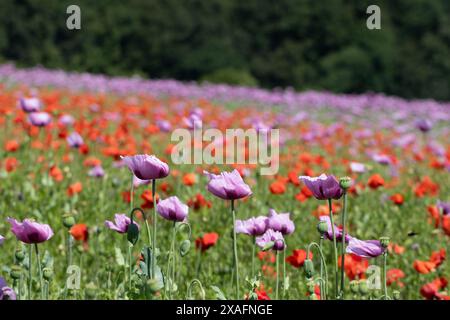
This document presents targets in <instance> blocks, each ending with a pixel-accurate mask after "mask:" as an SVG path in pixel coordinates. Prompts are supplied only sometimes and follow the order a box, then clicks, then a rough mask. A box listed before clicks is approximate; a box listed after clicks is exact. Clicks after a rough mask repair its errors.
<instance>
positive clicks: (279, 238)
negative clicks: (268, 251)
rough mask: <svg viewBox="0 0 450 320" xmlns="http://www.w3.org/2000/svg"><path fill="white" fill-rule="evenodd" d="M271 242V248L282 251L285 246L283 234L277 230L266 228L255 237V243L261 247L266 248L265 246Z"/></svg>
mask: <svg viewBox="0 0 450 320" xmlns="http://www.w3.org/2000/svg"><path fill="white" fill-rule="evenodd" d="M271 242H273V247H272V249H273V250H277V251H282V250H284V249H285V247H286V245H285V243H284V238H283V234H282V233H281V232H279V231H273V230H272V229H267V231H266V232H265V233H264V234H263V235H262V236H259V237H257V238H256V245H257V246H258V247H260V248H262V249H263V248H266V246H267V245H268V244H269V243H271Z"/></svg>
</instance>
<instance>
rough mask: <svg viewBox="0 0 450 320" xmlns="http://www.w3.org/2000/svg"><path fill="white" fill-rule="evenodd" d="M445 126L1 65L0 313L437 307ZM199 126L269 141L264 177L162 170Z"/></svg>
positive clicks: (367, 107) (421, 117)
mask: <svg viewBox="0 0 450 320" xmlns="http://www.w3.org/2000/svg"><path fill="white" fill-rule="evenodd" d="M449 121H450V103H445V102H437V101H432V100H415V101H407V100H403V99H401V98H396V97H390V96H385V95H383V94H375V93H368V94H364V95H337V94H333V93H329V92H315V91H307V92H295V91H293V90H290V89H286V90H281V89H280V90H274V91H266V90H263V89H257V88H246V87H233V86H226V85H212V84H196V83H181V82H177V81H173V80H144V79H140V78H137V77H136V78H109V77H107V76H102V75H93V74H77V73H66V72H63V71H57V70H46V69H43V68H33V69H17V68H16V67H14V66H13V65H1V66H0V129H1V130H0V131H1V135H0V149H1V152H0V195H1V200H0V300H15V299H20V300H25V299H33V300H34V299H52V300H53V299H124V300H128V299H130V300H131V299H148V300H153V299H156V300H167V299H177V300H185V299H221V300H222V299H227V300H231V299H242V300H275V299H289V300H304V299H309V300H330V299H357V300H368V299H372V300H393V299H428V300H448V299H450V285H449V284H448V281H449V280H450V266H449V264H448V261H447V254H448V250H449V249H450V247H449V244H450V197H449V189H450V180H449V173H450V140H449V133H450V129H449V128H450V126H449ZM198 124H200V125H201V126H202V127H203V128H216V129H219V130H221V131H225V130H226V129H229V128H243V129H247V128H254V129H256V130H258V131H262V130H266V131H269V130H270V129H275V128H276V129H279V130H280V146H279V147H280V153H279V157H278V159H276V161H278V164H279V170H278V172H277V174H275V175H261V174H260V171H259V165H254V164H242V163H241V164H227V165H220V164H206V163H200V164H174V163H173V162H172V151H173V148H174V145H175V144H176V142H174V141H172V139H171V132H172V131H173V130H174V129H176V128H187V129H192V127H194V126H196V125H198ZM207 144H208V143H207V142H204V143H203V144H200V145H198V144H193V146H192V147H193V148H194V149H195V148H200V149H202V148H203V147H204V146H205V145H207ZM229 144H231V142H230V141H226V140H224V141H220V145H224V146H227V145H229ZM237 147H238V148H243V150H244V151H247V149H248V148H249V146H248V144H245V143H244V144H241V145H238V146H237ZM212 151H213V152H214V150H212Z"/></svg>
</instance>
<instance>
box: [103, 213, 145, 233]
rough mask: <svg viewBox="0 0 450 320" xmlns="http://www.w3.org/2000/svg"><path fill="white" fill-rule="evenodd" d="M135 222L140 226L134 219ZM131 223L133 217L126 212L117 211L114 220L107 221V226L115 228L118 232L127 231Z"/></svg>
mask: <svg viewBox="0 0 450 320" xmlns="http://www.w3.org/2000/svg"><path fill="white" fill-rule="evenodd" d="M133 223H134V224H135V225H136V226H137V227H138V228H139V225H138V224H137V223H136V222H134V221H133ZM130 224H131V219H130V218H129V217H128V216H127V215H126V214H124V213H117V214H115V215H114V222H111V221H109V220H106V221H105V227H107V228H108V229H111V230H114V231H116V232H118V233H127V231H128V226H129V225H130Z"/></svg>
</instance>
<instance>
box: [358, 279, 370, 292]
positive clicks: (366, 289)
mask: <svg viewBox="0 0 450 320" xmlns="http://www.w3.org/2000/svg"><path fill="white" fill-rule="evenodd" d="M359 292H360V293H361V295H363V296H365V295H367V294H368V293H369V287H368V286H367V281H366V280H359Z"/></svg>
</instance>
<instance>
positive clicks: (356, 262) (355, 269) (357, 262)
mask: <svg viewBox="0 0 450 320" xmlns="http://www.w3.org/2000/svg"><path fill="white" fill-rule="evenodd" d="M341 261H342V259H341V258H339V260H338V266H339V268H341V265H342V262H341ZM368 267H369V261H368V260H367V259H365V258H361V257H359V256H357V255H355V254H346V255H345V264H344V271H345V274H346V275H347V277H348V278H349V279H350V280H354V279H364V278H365V277H366V276H365V272H366V270H367V268H368Z"/></svg>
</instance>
